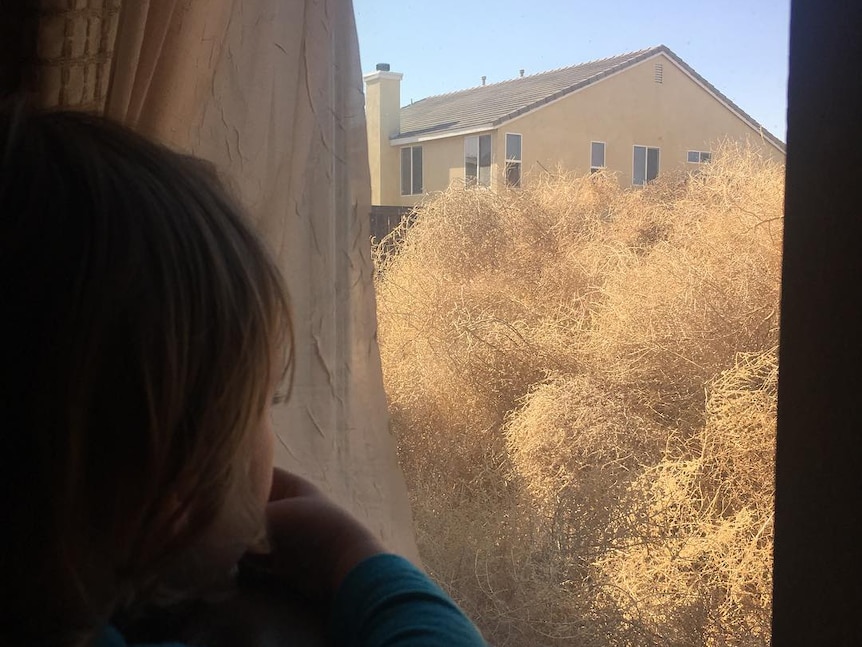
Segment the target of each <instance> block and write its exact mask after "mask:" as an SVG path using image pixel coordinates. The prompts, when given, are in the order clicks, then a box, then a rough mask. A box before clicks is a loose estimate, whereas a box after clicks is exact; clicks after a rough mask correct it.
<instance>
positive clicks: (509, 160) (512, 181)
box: [506, 133, 521, 187]
mask: <svg viewBox="0 0 862 647" xmlns="http://www.w3.org/2000/svg"><path fill="white" fill-rule="evenodd" d="M506 186H513V187H519V186H521V136H520V135H516V134H515V133H506Z"/></svg>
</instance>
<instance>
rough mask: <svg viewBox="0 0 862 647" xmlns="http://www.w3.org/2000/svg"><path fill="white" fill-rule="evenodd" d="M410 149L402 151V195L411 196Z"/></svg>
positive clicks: (406, 148)
mask: <svg viewBox="0 0 862 647" xmlns="http://www.w3.org/2000/svg"><path fill="white" fill-rule="evenodd" d="M410 178H411V172H410V147H409V146H407V147H405V148H402V149H401V195H410V193H411V191H410Z"/></svg>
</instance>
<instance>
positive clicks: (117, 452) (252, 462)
mask: <svg viewBox="0 0 862 647" xmlns="http://www.w3.org/2000/svg"><path fill="white" fill-rule="evenodd" d="M0 304H2V310H0V320H2V323H0V343H2V348H3V351H2V364H0V376H2V377H0V425H2V426H0V479H2V487H0V510H2V511H3V513H4V521H5V524H4V528H3V533H2V534H3V539H2V546H0V582H2V584H0V586H2V591H3V594H2V599H1V600H0V644H2V645H50V646H54V645H56V646H76V647H77V646H83V645H99V646H100V647H101V646H107V645H125V644H127V643H126V641H125V639H124V638H123V636H122V635H121V634H120V632H119V631H118V630H117V629H116V628H115V627H114V626H112V619H113V618H115V617H116V614H117V613H118V612H119V611H120V610H122V609H127V608H130V607H135V606H142V605H143V606H145V605H146V604H148V603H151V602H152V601H153V600H157V599H163V598H164V596H165V595H166V594H168V593H169V594H171V595H180V596H183V595H185V596H189V595H196V594H199V593H201V592H202V591H204V590H206V589H207V588H208V587H211V586H213V585H214V584H215V582H216V581H217V580H218V576H219V575H220V574H222V573H226V572H229V571H230V570H231V568H232V567H233V566H234V565H235V564H236V562H237V560H238V559H239V558H240V557H241V556H242V555H243V553H244V552H245V551H246V550H247V549H249V548H250V547H257V548H256V550H261V548H260V547H261V546H262V545H268V546H269V549H268V550H269V553H268V554H267V555H264V556H258V557H252V558H251V560H252V562H253V563H254V564H256V568H258V569H260V568H264V569H265V570H267V572H268V573H269V574H270V575H271V576H272V577H274V578H276V579H277V581H278V582H279V586H282V587H284V588H285V589H287V588H289V589H292V590H295V591H299V592H301V593H303V594H305V595H307V596H309V597H311V598H313V599H316V600H318V601H321V602H323V603H326V604H329V605H330V611H331V615H330V625H331V626H330V629H331V632H332V638H333V640H334V642H335V643H336V644H351V645H406V644H410V645H446V646H447V647H452V646H455V645H481V644H484V643H483V641H482V639H481V637H480V636H479V634H478V632H477V631H476V629H475V628H474V627H473V626H472V624H471V623H470V622H469V620H467V619H466V618H465V617H464V616H463V614H462V613H461V612H460V610H458V608H457V607H456V606H455V605H454V603H452V602H451V601H450V600H449V599H448V598H447V597H446V596H445V594H443V593H442V591H440V590H439V589H438V588H437V587H436V586H435V585H433V584H432V583H431V582H430V581H429V580H428V579H427V578H426V577H425V576H424V575H423V574H421V573H420V572H419V571H418V570H416V569H415V568H413V567H412V566H410V565H409V563H407V562H406V561H405V560H403V559H401V558H399V557H396V556H394V555H388V554H386V552H385V550H384V548H383V547H382V546H381V545H380V543H379V542H378V540H377V539H376V538H375V537H374V536H373V535H372V534H371V533H370V532H369V531H368V530H367V529H365V528H364V527H363V526H362V525H361V524H360V523H359V522H357V521H356V520H354V519H353V518H352V517H350V516H349V515H348V514H347V513H346V512H344V511H342V510H341V509H340V508H338V507H337V506H335V505H334V504H332V503H330V502H329V501H328V500H327V499H326V498H325V497H323V496H322V495H321V494H320V493H319V492H318V491H317V490H316V489H315V488H314V487H313V486H312V485H311V484H309V483H307V482H306V481H304V480H302V479H299V478H298V477H295V476H293V475H290V474H288V473H286V472H284V471H281V470H276V471H275V472H273V468H272V457H273V432H272V430H271V428H270V426H269V412H268V408H269V406H270V402H271V401H272V399H273V397H274V394H275V392H276V389H277V387H279V386H280V385H281V383H282V382H283V381H285V380H283V378H284V376H285V375H286V374H287V373H289V369H290V367H291V366H292V345H291V341H292V337H291V320H290V312H289V308H288V302H287V298H286V296H285V291H284V288H283V286H282V282H281V277H280V275H279V272H278V270H277V268H276V267H275V266H274V265H273V264H272V262H271V261H270V260H269V258H268V257H267V254H266V253H265V250H264V248H263V246H262V245H261V243H260V242H259V241H258V240H257V238H256V237H255V236H254V235H253V233H252V232H251V231H250V230H249V228H248V227H247V226H246V224H245V221H244V219H243V217H242V215H241V213H240V212H239V210H238V208H237V207H236V205H235V203H234V202H233V201H232V200H231V199H230V198H229V197H228V196H227V194H226V193H225V191H224V190H223V188H222V186H221V185H220V183H219V181H218V180H217V179H216V176H215V174H214V173H213V171H212V169H210V168H209V167H208V166H207V165H206V164H205V163H203V162H202V161H200V160H197V159H194V158H191V157H187V156H182V155H179V154H176V153H173V152H171V151H169V150H167V149H165V148H163V147H161V146H158V145H156V144H153V143H151V142H149V141H147V140H145V139H144V138H142V137H140V136H138V135H136V134H134V133H132V132H130V131H128V130H126V129H124V128H122V127H120V126H118V125H116V124H112V123H110V122H107V121H105V120H102V119H99V118H96V117H93V116H87V115H83V114H76V113H67V112H53V113H50V112H48V113H35V112H32V111H30V110H27V109H25V108H23V107H22V106H21V105H16V106H13V107H6V108H0ZM273 474H275V478H273ZM267 528H268V535H269V536H268V538H267V537H266V535H267Z"/></svg>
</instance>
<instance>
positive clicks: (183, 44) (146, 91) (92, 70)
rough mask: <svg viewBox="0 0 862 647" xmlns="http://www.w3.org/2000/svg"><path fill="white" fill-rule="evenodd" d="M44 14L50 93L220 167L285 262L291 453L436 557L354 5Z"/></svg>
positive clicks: (124, 1)
mask: <svg viewBox="0 0 862 647" xmlns="http://www.w3.org/2000/svg"><path fill="white" fill-rule="evenodd" d="M41 14H42V15H41V17H40V38H39V48H38V52H39V53H38V56H39V66H38V67H39V79H40V82H39V92H40V100H41V101H42V103H43V104H45V105H52V106H54V105H59V106H66V107H79V108H83V109H89V110H97V111H104V112H105V113H106V114H107V115H109V116H111V117H113V118H116V119H118V120H120V121H123V122H125V123H127V124H129V125H131V126H132V127H134V128H136V129H138V130H139V131H141V132H143V133H145V134H148V135H150V136H152V137H155V138H157V139H159V140H161V141H163V142H166V143H168V144H169V145H171V146H172V147H174V148H178V149H182V150H185V151H188V152H190V153H193V154H195V155H198V156H201V157H204V158H206V159H208V160H211V161H212V162H214V163H215V164H216V165H217V166H218V167H219V169H221V171H222V172H223V175H224V176H225V177H226V178H227V179H228V181H229V182H230V183H231V184H232V185H233V188H234V189H235V191H236V192H237V193H238V194H239V195H240V197H241V199H242V201H243V203H244V204H245V205H246V207H247V209H248V211H249V213H250V215H251V217H252V218H253V220H254V222H255V224H256V226H257V227H258V229H259V230H260V231H261V232H262V234H263V236H264V238H265V240H266V241H267V242H268V243H269V245H270V247H271V249H272V251H273V253H274V254H275V255H276V258H277V259H278V263H279V264H280V266H281V268H282V270H283V272H284V274H285V277H286V278H287V282H288V286H289V289H290V292H291V298H292V303H293V309H294V316H295V326H296V341H297V366H296V381H295V385H294V389H293V396H292V398H291V401H290V402H289V403H288V405H286V406H284V407H282V408H280V409H279V410H278V411H277V412H276V429H277V434H278V437H279V440H280V443H279V444H278V450H277V451H278V453H277V462H278V464H279V465H282V466H284V467H286V468H288V469H293V470H296V471H297V472H300V473H302V474H305V475H307V476H309V477H310V478H312V479H313V480H315V481H316V482H318V483H320V484H321V485H322V486H323V487H324V488H325V489H326V490H327V491H328V492H329V493H330V494H331V495H332V496H334V497H335V498H336V499H337V500H338V501H339V502H341V503H342V504H344V505H345V506H347V507H348V508H349V509H351V510H352V511H354V512H355V513H356V514H357V515H358V516H359V517H360V518H362V519H364V520H365V521H366V522H367V523H368V524H370V525H371V526H372V527H373V528H374V529H375V530H376V531H377V532H378V533H379V534H380V535H381V536H382V537H383V539H384V540H385V541H386V542H387V543H388V545H389V546H391V547H392V548H393V549H395V550H397V551H399V552H401V553H402V554H405V555H406V556H408V557H410V558H412V559H414V560H416V559H418V557H417V553H416V548H415V541H414V538H413V533H412V523H411V514H410V509H409V505H408V501H407V495H406V489H405V486H404V481H403V478H402V475H401V473H400V470H399V468H398V465H397V462H396V458H395V453H394V446H393V441H392V439H391V437H390V435H389V432H388V421H387V413H386V401H385V396H384V393H383V386H382V379H381V372H380V361H379V355H378V349H377V343H376V316H375V302H374V293H373V285H372V265H371V258H370V247H369V242H368V241H369V236H368V213H369V203H370V181H369V173H368V161H367V153H366V139H365V116H364V107H363V105H364V101H363V95H362V80H361V70H360V67H359V49H358V44H357V40H356V30H355V25H354V21H353V8H352V5H351V2H350V0H329V1H327V0H319V1H314V0H43V3H42V6H41Z"/></svg>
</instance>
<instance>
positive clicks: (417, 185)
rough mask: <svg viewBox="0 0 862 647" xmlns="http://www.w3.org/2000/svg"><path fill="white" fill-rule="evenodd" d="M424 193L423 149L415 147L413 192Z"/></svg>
mask: <svg viewBox="0 0 862 647" xmlns="http://www.w3.org/2000/svg"><path fill="white" fill-rule="evenodd" d="M412 193H422V147H421V146H414V147H413V191H412Z"/></svg>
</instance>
